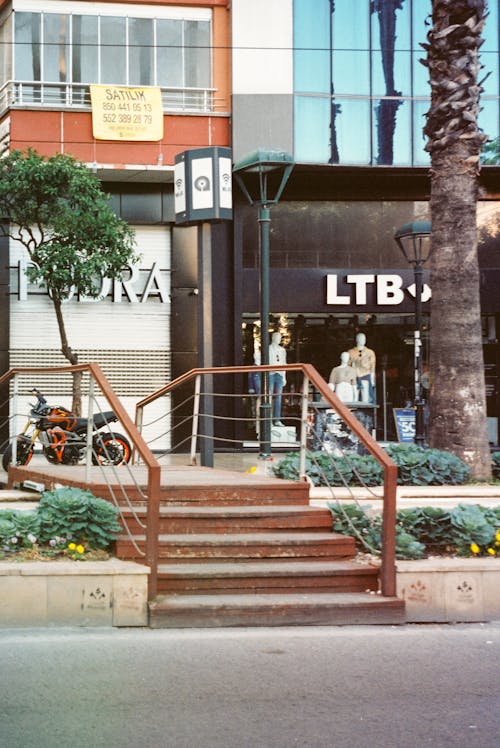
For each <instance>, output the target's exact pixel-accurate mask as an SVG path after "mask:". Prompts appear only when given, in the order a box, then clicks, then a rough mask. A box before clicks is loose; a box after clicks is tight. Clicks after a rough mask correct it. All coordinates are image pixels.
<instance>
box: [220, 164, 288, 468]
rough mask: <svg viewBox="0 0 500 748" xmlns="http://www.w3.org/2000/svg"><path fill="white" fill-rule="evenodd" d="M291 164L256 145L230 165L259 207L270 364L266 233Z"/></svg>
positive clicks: (263, 431) (266, 440)
mask: <svg viewBox="0 0 500 748" xmlns="http://www.w3.org/2000/svg"><path fill="white" fill-rule="evenodd" d="M293 167H294V162H293V158H292V156H290V154H289V153H285V152H284V151H279V150H265V149H258V150H257V151H254V152H253V153H250V154H249V155H247V156H245V157H244V158H243V159H242V160H241V161H239V162H238V163H237V164H235V165H234V167H233V174H234V178H235V179H236V181H237V182H238V185H239V186H240V188H241V191H242V192H243V194H244V195H245V197H246V198H247V200H248V202H249V203H250V205H256V206H257V207H258V209H259V213H258V222H259V230H260V337H261V341H260V348H261V364H262V365H263V366H267V365H268V364H269V340H268V339H267V338H268V333H269V235H270V223H271V213H270V207H271V205H275V204H276V203H277V202H278V201H279V199H280V197H281V195H282V193H283V190H284V188H285V185H286V183H287V181H288V177H289V176H290V173H291V171H292V169H293ZM259 416H260V424H261V426H260V430H259V442H260V457H261V458H263V459H268V458H269V457H270V456H271V402H270V399H269V372H268V371H265V372H263V376H262V399H261V405H260V413H259Z"/></svg>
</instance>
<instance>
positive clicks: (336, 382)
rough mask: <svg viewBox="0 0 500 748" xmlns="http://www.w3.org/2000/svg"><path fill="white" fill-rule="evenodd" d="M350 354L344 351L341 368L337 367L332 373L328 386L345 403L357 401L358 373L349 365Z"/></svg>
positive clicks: (341, 357)
mask: <svg viewBox="0 0 500 748" xmlns="http://www.w3.org/2000/svg"><path fill="white" fill-rule="evenodd" d="M349 358H350V357H349V353H347V351H344V353H341V355H340V366H336V367H335V368H334V369H332V370H331V372H330V379H329V380H328V384H329V385H330V387H331V389H332V390H333V391H334V392H335V393H336V395H337V397H338V398H339V399H340V400H342V402H344V403H353V402H355V400H356V396H357V391H356V372H355V371H354V369H353V367H352V366H350V364H349Z"/></svg>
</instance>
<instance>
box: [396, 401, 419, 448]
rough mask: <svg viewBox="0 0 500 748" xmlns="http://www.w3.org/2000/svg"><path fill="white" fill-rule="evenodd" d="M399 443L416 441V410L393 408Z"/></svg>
mask: <svg viewBox="0 0 500 748" xmlns="http://www.w3.org/2000/svg"><path fill="white" fill-rule="evenodd" d="M392 410H393V413H394V421H395V423H396V432H397V435H398V441H399V442H414V441H415V408H393V409H392Z"/></svg>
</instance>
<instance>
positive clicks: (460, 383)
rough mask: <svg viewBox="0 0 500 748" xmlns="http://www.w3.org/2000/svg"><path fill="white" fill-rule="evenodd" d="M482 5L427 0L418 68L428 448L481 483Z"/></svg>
mask: <svg viewBox="0 0 500 748" xmlns="http://www.w3.org/2000/svg"><path fill="white" fill-rule="evenodd" d="M485 17H486V3H485V0H432V26H431V29H430V31H429V33H428V37H427V38H428V42H429V43H428V44H424V45H423V46H424V48H425V49H426V50H427V59H426V60H425V61H424V64H426V65H427V66H428V68H429V73H430V84H431V107H430V110H429V112H428V113H427V122H426V126H425V128H424V133H425V135H427V137H428V143H427V146H426V148H427V150H428V151H429V152H430V154H431V200H430V209H431V218H432V237H431V241H432V257H431V283H432V309H431V350H430V369H431V391H430V412H431V415H430V442H431V446H432V447H436V448H437V449H444V450H448V451H450V452H452V453H454V454H455V455H456V456H457V457H460V458H461V459H462V460H464V462H466V463H467V464H468V465H469V466H470V468H471V472H472V475H473V477H475V478H478V479H483V480H484V479H488V478H489V477H490V476H491V459H490V451H489V445H488V432H487V418H486V397H485V381H484V365H483V351H482V333H481V308H480V299H479V263H478V255H477V228H476V206H477V194H478V174H479V162H480V154H481V149H482V146H483V143H484V142H485V140H486V135H484V134H483V133H482V132H481V131H480V129H479V127H478V124H477V117H478V114H479V109H480V107H479V97H480V93H481V91H482V88H481V81H480V80H479V73H480V70H481V67H482V66H481V64H480V60H479V48H480V46H481V44H482V38H481V32H482V29H483V26H484V23H485Z"/></svg>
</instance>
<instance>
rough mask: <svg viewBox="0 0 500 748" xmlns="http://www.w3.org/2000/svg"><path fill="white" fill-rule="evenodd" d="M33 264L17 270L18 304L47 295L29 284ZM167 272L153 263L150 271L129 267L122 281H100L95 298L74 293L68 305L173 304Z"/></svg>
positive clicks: (21, 264) (127, 266)
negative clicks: (153, 300) (28, 271)
mask: <svg viewBox="0 0 500 748" xmlns="http://www.w3.org/2000/svg"><path fill="white" fill-rule="evenodd" d="M33 264H34V263H31V262H30V263H27V262H26V261H25V260H19V262H18V264H17V266H15V269H16V270H17V284H16V285H17V289H18V291H17V296H18V298H19V301H26V300H27V299H28V296H29V295H37V296H39V295H40V294H41V293H43V294H46V290H45V288H44V287H40V286H36V285H32V284H30V283H29V282H28V279H27V277H26V267H27V266H28V265H33ZM168 272H169V271H168V270H164V269H162V268H160V267H159V265H158V263H157V262H154V263H153V265H152V267H150V268H143V267H139V266H137V265H126V266H125V267H124V269H123V271H122V275H121V277H120V278H119V279H111V278H101V279H100V288H99V293H98V295H97V296H96V297H93V296H82V295H78V294H76V293H75V291H74V290H71V291H70V294H69V296H68V298H67V299H66V300H65V301H71V300H72V299H76V300H77V301H79V302H82V303H96V302H98V301H103V300H104V299H106V298H107V297H108V296H109V297H111V301H112V302H113V303H115V304H120V303H121V302H122V301H123V300H124V299H125V300H126V301H128V302H130V303H131V304H139V303H141V304H144V302H146V301H148V299H150V298H157V299H159V300H160V301H161V303H162V304H168V303H169V302H170V296H169V292H168V285H169V284H168V275H167V274H168ZM14 287H15V286H14Z"/></svg>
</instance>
